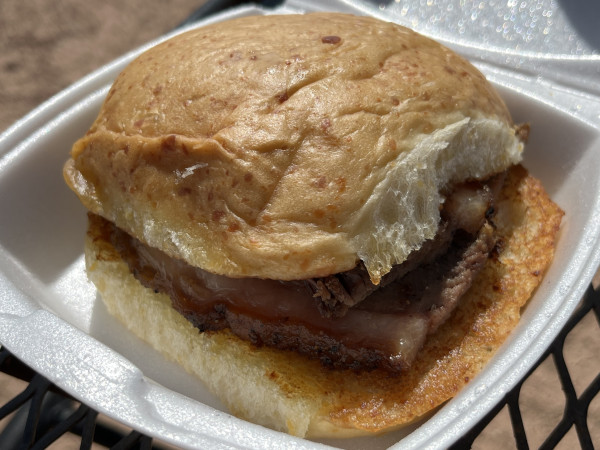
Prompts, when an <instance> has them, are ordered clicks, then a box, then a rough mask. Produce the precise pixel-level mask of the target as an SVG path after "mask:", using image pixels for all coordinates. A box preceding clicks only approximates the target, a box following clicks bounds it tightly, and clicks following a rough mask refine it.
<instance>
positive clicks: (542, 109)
mask: <svg viewBox="0 0 600 450" xmlns="http://www.w3.org/2000/svg"><path fill="white" fill-rule="evenodd" d="M315 9H323V8H322V7H319V6H317V5H316V4H315V5H313V4H311V2H303V3H302V4H301V5H300V6H299V5H298V4H297V3H296V2H294V1H289V2H287V3H286V5H285V6H284V7H282V8H279V9H278V10H276V11H275V12H282V13H287V12H302V11H307V10H308V11H310V10H315ZM327 9H333V10H341V11H346V12H357V13H368V14H373V15H382V14H383V13H382V11H381V9H379V8H377V7H376V6H372V7H369V8H366V7H364V6H363V4H359V3H355V2H344V1H339V2H331V3H330V4H328V8H327ZM271 12H273V11H271V10H268V11H267V10H263V9H260V8H254V7H249V8H239V9H235V10H231V11H228V12H226V13H224V14H222V15H220V16H216V17H213V18H211V19H210V20H207V21H205V22H203V23H202V24H204V23H208V22H212V21H217V20H224V19H227V18H232V17H237V16H241V15H249V14H264V13H271ZM387 14H388V15H387V16H386V15H383V16H382V17H386V18H388V19H390V18H392V19H394V20H398V21H401V20H400V19H401V18H402V17H404V16H403V15H402V10H398V11H395V12H394V11H391V12H388V13H387ZM202 24H198V25H196V26H199V25H202ZM413 25H414V24H413ZM421 31H425V32H427V31H428V30H421ZM429 34H432V33H429ZM436 37H439V38H440V39H442V40H445V41H447V42H446V43H448V44H449V45H451V46H454V47H456V49H457V50H458V51H462V52H463V53H464V54H466V55H467V56H469V57H470V58H472V59H473V60H474V62H475V63H476V64H477V65H478V66H479V67H480V68H481V69H482V70H483V71H484V73H485V74H486V75H487V76H488V78H489V79H490V80H491V81H492V82H493V83H495V84H496V86H497V87H498V89H499V90H500V92H501V94H502V95H503V97H504V99H505V100H506V102H507V104H508V105H509V108H510V110H511V112H512V114H513V117H514V119H515V121H516V122H524V121H529V122H530V123H531V125H532V133H531V137H530V141H529V145H528V147H527V150H526V158H525V165H526V167H527V168H529V169H530V171H531V172H532V173H533V174H534V175H535V176H537V177H538V178H540V179H541V180H542V182H543V183H544V185H545V187H546V188H547V190H548V191H549V193H550V195H551V197H552V198H553V199H554V200H555V201H556V202H557V203H558V204H559V205H560V206H561V207H562V208H563V209H564V210H565V211H566V216H565V219H564V222H563V225H562V229H561V234H560V239H559V243H558V248H557V252H556V258H555V261H554V262H553V264H552V267H551V268H550V270H549V272H548V273H547V275H546V277H545V278H544V281H543V283H542V285H541V286H540V288H539V289H538V291H537V292H536V294H535V296H534V298H533V299H532V300H531V301H530V303H529V304H528V306H527V307H526V309H525V311H524V314H523V318H522V320H521V322H520V324H519V325H518V327H517V328H516V329H515V330H514V332H513V333H512V334H511V336H510V338H509V339H508V341H507V342H506V344H505V345H504V346H503V347H502V349H501V350H500V351H499V352H498V354H497V355H496V356H495V357H494V359H493V361H492V362H491V363H490V364H489V365H488V366H487V367H486V368H485V370H484V371H483V372H482V373H481V374H480V375H479V376H478V377H476V378H475V379H474V380H473V381H472V382H471V383H470V384H469V385H468V386H467V387H466V388H465V389H464V390H463V391H461V392H460V393H459V395H458V396H457V397H456V398H454V399H453V400H452V401H450V402H448V403H447V404H446V405H445V406H444V407H443V408H441V409H440V410H439V411H438V412H437V413H436V414H435V415H433V416H432V417H431V418H429V419H428V420H426V421H423V422H422V423H419V424H417V425H416V426H415V427H412V428H410V429H406V430H401V431H398V432H394V433H391V434H387V435H383V436H378V437H372V438H359V439H352V440H336V441H333V440H331V441H323V442H321V443H316V442H311V441H307V440H302V439H298V438H294V437H290V436H288V435H285V434H282V433H278V432H275V431H272V430H268V429H265V428H263V427H260V426H257V425H253V424H250V423H247V422H245V421H242V420H239V419H237V418H235V417H233V416H231V415H229V414H228V413H227V412H226V411H225V409H224V407H223V406H222V405H221V404H220V403H219V401H218V400H217V399H216V398H215V397H213V396H212V395H211V394H210V393H208V392H207V391H206V390H205V389H204V387H203V386H202V385H201V384H200V383H199V382H198V381H197V380H195V379H193V378H192V377H191V376H189V375H188V374H186V373H185V372H184V371H183V370H182V369H181V368H179V367H178V366H176V365H174V364H172V363H170V362H168V361H166V360H164V359H163V358H162V357H161V356H160V355H158V354H157V353H156V352H155V351H153V350H152V349H150V348H149V347H148V346H146V345H145V344H144V343H142V342H141V341H140V340H138V339H137V338H135V337H134V336H132V335H131V334H130V333H129V332H127V331H126V330H125V329H124V328H123V327H122V326H121V325H120V324H119V323H117V322H116V321H115V320H114V319H113V318H112V317H111V316H109V315H108V313H107V312H106V310H105V308H104V306H103V304H102V302H101V301H100V300H99V299H98V298H97V296H96V292H95V289H94V288H93V286H92V285H91V284H90V283H89V282H88V281H87V279H86V276H85V272H84V263H83V257H82V247H83V236H84V233H85V227H86V218H85V211H84V209H83V207H82V206H81V205H80V203H79V201H78V200H77V199H76V197H75V195H74V194H73V193H72V192H70V191H69V189H68V188H67V187H66V185H65V184H64V182H63V180H62V174H61V172H62V166H63V164H64V162H65V160H66V159H67V158H68V152H69V150H70V147H71V145H72V143H73V142H74V141H75V140H76V139H77V138H79V137H80V136H81V135H83V134H84V133H85V131H86V130H87V128H88V127H89V125H90V124H91V122H92V121H93V119H94V118H95V116H96V114H97V111H98V109H99V107H100V104H101V102H102V100H103V98H104V96H105V95H106V93H107V91H108V88H109V86H110V84H111V82H112V80H113V79H114V78H115V76H116V75H117V74H118V73H119V72H120V71H121V70H122V69H123V68H124V67H125V65H126V64H127V63H128V62H129V61H131V59H132V58H134V57H135V56H136V55H137V54H139V53H140V52H141V51H143V50H145V49H146V48H148V47H149V46H150V45H154V44H155V43H156V42H153V43H150V44H148V46H145V47H143V48H140V49H138V50H136V51H134V52H132V53H130V54H127V55H125V56H123V57H122V58H120V59H118V60H116V61H115V62H113V63H111V64H109V65H107V66H105V67H103V68H101V69H100V70H98V71H96V72H94V73H93V74H91V75H89V76H88V77H86V78H84V79H83V80H81V81H80V82H78V83H76V84H75V85H73V86H71V87H70V88H68V89H67V90H65V91H63V92H62V93H60V94H58V95H57V96H55V97H54V98H52V99H51V100H50V101H48V102H46V103H44V104H43V105H41V106H40V107H39V108H37V109H36V110H34V111H33V112H32V113H30V114H29V115H28V116H26V117H25V118H23V119H22V120H21V121H19V122H17V123H16V124H15V125H14V126H13V127H11V128H10V129H9V130H8V131H7V132H6V133H4V134H3V135H2V136H0V217H1V219H0V343H2V345H5V346H6V347H7V348H8V349H9V350H10V351H12V352H13V353H14V354H15V355H16V356H17V357H19V358H20V359H22V360H23V361H24V362H25V363H27V364H28V365H30V366H31V367H33V368H34V369H35V370H37V371H38V372H40V373H41V374H43V375H45V376H46V377H47V378H49V379H50V380H51V381H53V382H54V383H56V384H57V385H58V386H60V387H61V388H63V389H64V390H65V391H67V392H69V393H70V394H72V395H73V396H74V397H76V398H78V399H80V400H81V401H82V402H85V403H86V404H88V405H90V406H91V407H93V408H95V409H96V410H98V411H100V412H102V413H105V414H107V415H108V416H111V417H113V418H115V419H117V420H119V421H121V422H123V423H125V424H127V425H129V426H131V427H133V428H135V429H136V430H138V431H141V432H143V433H145V434H148V435H151V436H155V437H158V438H160V439H162V440H165V441H167V442H170V443H173V444H175V445H178V446H181V447H189V448H231V447H244V448H261V449H264V448H281V447H282V446H286V447H294V448H318V447H320V446H323V445H332V446H339V447H344V448H364V447H367V446H368V447H369V448H373V449H376V448H386V447H389V446H394V445H398V446H401V447H402V448H423V447H424V446H426V445H427V446H431V447H432V448H443V447H447V446H448V445H449V444H450V443H452V442H453V441H454V440H456V439H457V438H458V437H460V436H461V435H462V433H464V432H465V431H466V430H468V429H469V427H471V426H472V425H474V424H475V423H476V422H477V421H478V420H479V419H480V418H481V417H483V416H484V415H485V413H486V412H488V411H489V410H490V409H491V408H492V407H493V406H494V405H495V404H496V403H497V402H498V401H499V400H500V399H501V398H502V396H503V395H504V394H505V393H506V392H507V391H508V390H510V388H511V387H512V386H514V385H515V384H516V383H517V382H518V381H519V380H520V378H521V377H523V376H524V375H525V373H526V372H527V370H528V369H529V368H530V367H531V366H532V365H533V364H534V363H535V362H536V360H537V359H538V358H539V357H540V356H541V354H542V353H543V352H544V350H545V349H546V348H547V347H548V345H549V344H550V343H551V341H552V340H553V338H554V337H555V336H556V334H557V333H558V332H559V331H560V329H561V328H562V326H563V325H564V323H565V322H566V320H567V319H568V317H569V316H570V314H571V313H572V311H573V310H574V308H575V307H576V305H577V304H578V302H579V300H580V298H581V297H582V295H583V292H584V290H585V288H586V287H587V286H588V284H589V282H590V280H591V278H592V276H593V274H594V272H595V270H596V268H597V267H598V264H599V262H600V170H598V169H599V168H600V125H599V124H600V99H599V98H598V97H597V96H596V92H595V90H594V88H593V86H592V88H591V89H589V88H587V87H586V86H587V84H585V83H584V84H585V85H582V86H581V87H580V89H578V88H577V87H576V86H573V83H575V82H574V81H573V82H565V83H562V82H561V79H557V78H553V79H550V78H548V77H540V76H539V75H538V74H536V73H532V74H527V73H525V72H523V71H520V70H519V67H518V65H515V64H513V63H514V60H510V61H512V62H510V61H509V62H508V63H507V64H498V61H497V60H495V59H494V55H496V53H494V51H491V53H490V54H487V53H486V51H485V48H482V47H481V46H479V47H477V48H476V47H475V46H472V45H468V43H466V42H465V41H464V40H462V41H459V40H456V41H452V40H448V39H445V37H447V36H445V35H440V36H436ZM490 55H492V56H490ZM529 56H531V55H529ZM529 56H527V55H525V56H524V57H529ZM534 56H535V55H534ZM535 57H536V58H537V60H538V63H540V61H541V62H542V63H543V58H542V57H541V56H540V55H537V56H535ZM548 61H549V62H548V65H549V66H552V61H554V59H553V58H551V57H550V58H549V59H548ZM563 62H564V61H563ZM563 62H561V64H562V63H563ZM599 63H600V60H599V59H597V58H596V57H595V56H594V55H592V56H591V57H588V56H585V57H582V58H580V59H578V58H573V59H572V60H571V61H570V64H569V66H568V71H567V72H570V73H571V74H572V73H576V72H577V71H578V70H581V71H582V73H589V72H590V70H591V71H592V72H593V71H594V70H598V67H600V64H599ZM548 65H544V64H541V65H540V67H541V69H540V70H541V71H542V72H543V71H544V70H548V69H547V67H548ZM561 67H562V66H561ZM590 68H591V69H590ZM548 73H556V74H558V75H560V73H561V72H560V71H556V70H555V71H554V72H548ZM565 76H566V75H565ZM567 78H568V77H567ZM567 78H564V77H563V78H562V80H566V79H567ZM568 80H572V78H568ZM568 80H567V81H568ZM589 80H591V81H593V77H591V78H589ZM586 83H587V82H586ZM599 91H600V88H599Z"/></svg>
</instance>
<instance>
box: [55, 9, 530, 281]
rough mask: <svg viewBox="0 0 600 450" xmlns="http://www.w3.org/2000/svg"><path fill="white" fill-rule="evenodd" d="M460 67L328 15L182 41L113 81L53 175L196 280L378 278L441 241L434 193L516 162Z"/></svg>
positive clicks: (204, 32)
mask: <svg viewBox="0 0 600 450" xmlns="http://www.w3.org/2000/svg"><path fill="white" fill-rule="evenodd" d="M521 152H522V144H521V143H520V141H519V139H518V137H517V136H516V133H515V129H514V126H513V124H512V121H511V118H510V116H509V113H508V111H507V108H506V106H505V105H504V103H503V101H502V100H501V98H500V97H499V95H498V94H497V93H496V92H495V90H494V89H493V88H492V86H491V85H490V84H489V83H488V82H487V81H486V79H485V78H484V77H483V75H482V74H481V73H480V72H479V71H478V70H477V69H476V68H475V67H473V66H472V65H471V64H470V63H468V62H467V61H465V60H464V59H463V58H461V57H459V56H458V55H456V54H455V53H453V52H452V51H450V50H449V49H447V48H445V47H443V46H441V45H440V44H438V43H436V42H434V41H432V40H430V39H428V38H425V37H423V36H421V35H419V34H417V33H415V32H413V31H411V30H408V29H406V28H403V27H401V26H398V25H395V24H392V23H387V22H382V21H380V20H377V19H374V18H369V17H356V16H351V15H345V14H337V13H317V14H309V15H283V16H270V15H269V16H253V17H244V18H241V19H236V20H231V21H227V22H221V23H216V24H213V25H209V26H206V27H203V28H199V29H195V30H192V31H188V32H186V33H183V34H181V35H178V36H176V37H174V38H172V39H170V40H168V41H166V42H163V43H162V44H160V45H157V46H156V47H154V48H152V49H150V50H148V51H146V52H145V53H143V54H142V55H141V56H139V57H138V58H137V59H136V60H134V61H133V62H132V63H131V64H130V65H129V66H128V67H127V68H126V69H125V70H124V71H123V72H122V73H121V74H120V75H119V77H118V78H117V79H116V81H115V83H114V85H113V86H112V88H111V90H110V92H109V93H108V96H107V98H106V100H105V102H104V105H103V106H102V109H101V111H100V114H99V116H98V118H97V119H96V121H95V122H94V124H93V125H92V127H91V128H90V130H89V131H88V133H87V134H86V135H85V136H84V137H83V138H82V139H80V140H79V141H77V142H76V143H75V145H74V147H73V150H72V158H71V159H70V160H69V161H68V162H67V165H66V166H65V178H66V179H67V182H68V184H69V185H70V186H71V188H72V189H73V190H75V192H76V193H77V194H78V195H79V197H80V198H81V200H82V201H83V203H84V204H85V205H86V207H87V208H89V209H90V210H91V211H93V212H94V213H96V214H99V215H102V216H104V217H105V218H107V219H108V220H111V221H113V222H114V223H116V225H117V226H119V227H120V228H122V229H124V230H125V231H127V232H129V233H130V234H132V235H134V236H136V237H137V238H139V239H140V240H142V241H143V242H145V243H146V244H148V245H150V246H152V247H156V248H159V249H161V250H163V251H164V252H166V253H168V254H169V255H171V256H173V257H178V258H181V259H184V260H185V261H187V262H188V263H190V264H192V265H194V266H197V267H201V268H203V269H205V270H208V271H210V272H214V273H218V274H222V275H228V276H232V277H242V276H255V277H262V278H272V279H281V280H292V279H304V278H309V277H320V276H326V275H329V274H333V273H337V272H341V271H344V270H349V269H351V268H352V267H354V266H355V265H356V263H357V262H358V260H362V261H363V262H364V264H365V266H366V268H367V270H368V271H369V274H370V276H371V279H372V280H373V281H374V282H375V283H377V282H378V281H379V279H380V278H381V277H382V276H383V275H384V274H386V273H387V272H388V271H389V270H390V268H391V267H392V265H394V264H397V263H401V262H402V261H404V260H405V259H406V257H407V256H408V255H409V254H410V252H412V251H413V250H415V249H418V248H419V247H420V246H421V245H422V243H423V242H424V241H425V240H427V239H431V238H432V237H433V236H434V235H435V233H436V231H437V228H438V223H439V220H440V214H439V210H440V205H441V203H442V202H443V196H442V192H443V191H444V190H445V189H448V188H450V187H451V186H452V185H453V184H455V183H458V182H461V181H464V180H468V179H483V178H486V177H488V176H490V175H492V174H495V173H498V172H501V171H503V170H505V169H506V168H508V167H509V166H511V165H513V164H515V163H517V162H518V161H519V160H520V158H521Z"/></svg>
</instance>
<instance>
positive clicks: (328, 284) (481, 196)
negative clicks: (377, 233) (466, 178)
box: [306, 175, 504, 317]
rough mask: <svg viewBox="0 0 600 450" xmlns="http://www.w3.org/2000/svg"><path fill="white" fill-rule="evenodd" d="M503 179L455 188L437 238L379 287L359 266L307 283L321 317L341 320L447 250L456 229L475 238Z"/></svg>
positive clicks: (492, 206) (386, 278) (445, 210)
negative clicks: (366, 300)
mask: <svg viewBox="0 0 600 450" xmlns="http://www.w3.org/2000/svg"><path fill="white" fill-rule="evenodd" d="M503 179H504V178H503V176H500V175H499V176H496V177H493V178H491V179H490V180H488V181H487V182H485V183H482V182H479V181H470V182H466V183H462V184H459V185H457V186H455V187H454V188H453V190H452V191H451V193H450V194H449V195H448V196H447V197H446V200H445V202H444V205H443V208H442V211H441V216H442V218H443V221H442V223H441V225H440V227H439V229H438V232H437V234H436V237H435V238H434V239H432V240H429V241H426V242H425V243H424V244H423V246H422V247H421V248H420V249H419V250H417V251H415V252H413V253H412V254H411V255H410V256H409V258H408V259H407V260H406V261H405V262H403V263H402V264H398V265H396V266H394V267H393V268H392V270H391V271H390V273H388V274H387V275H385V276H384V277H383V278H382V280H381V282H380V284H379V285H375V284H373V283H371V280H370V278H369V274H368V272H367V270H366V268H365V267H364V265H363V264H362V263H359V264H358V265H357V266H356V267H355V268H354V269H352V270H349V271H347V272H341V273H338V274H335V275H330V276H327V277H324V278H313V279H310V280H306V284H307V286H308V287H309V288H310V289H311V292H312V293H313V297H314V298H315V299H316V301H317V303H318V307H319V311H321V314H322V315H323V316H324V317H342V316H343V315H344V314H346V313H347V311H348V309H349V308H352V307H353V306H355V305H357V304H359V303H360V302H362V301H363V300H364V299H366V298H367V297H368V296H369V295H370V294H371V293H372V292H374V291H376V290H377V289H379V288H382V287H385V286H387V285H388V284H390V283H393V282H394V281H395V280H397V279H399V278H401V277H403V276H404V275H406V274H407V273H409V272H411V271H413V270H414V269H416V268H417V267H419V266H421V265H423V264H428V263H430V262H432V261H434V260H436V259H437V258H438V257H439V256H440V255H442V254H443V253H444V252H445V251H446V250H447V248H448V246H449V245H450V243H451V242H452V239H453V235H454V233H455V232H457V231H458V230H462V231H466V232H467V233H469V234H471V235H476V234H477V233H478V232H479V230H480V229H481V227H482V226H483V225H484V223H485V222H486V220H488V219H490V218H491V216H492V215H493V213H494V197H495V195H496V194H497V192H498V190H499V188H500V187H501V185H502V182H503Z"/></svg>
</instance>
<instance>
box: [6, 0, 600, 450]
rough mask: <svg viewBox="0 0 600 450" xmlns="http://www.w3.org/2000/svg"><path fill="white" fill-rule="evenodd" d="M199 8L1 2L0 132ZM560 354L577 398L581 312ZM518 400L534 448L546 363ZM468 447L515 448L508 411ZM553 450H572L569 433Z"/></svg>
mask: <svg viewBox="0 0 600 450" xmlns="http://www.w3.org/2000/svg"><path fill="white" fill-rule="evenodd" d="M202 3H203V1H202V0H172V1H169V2H167V1H165V0H127V1H121V0H106V1H102V2H84V1H82V0H58V1H52V2H49V1H47V0H27V1H22V0H2V1H1V2H0V132H2V131H4V130H5V129H6V128H8V127H9V126H10V125H11V124H12V123H13V122H14V121H16V120H17V119H19V118H20V117H22V116H23V115H25V114H26V113H27V112H29V111H30V110H31V109H33V108H34V107H35V106H37V105H38V104H40V103H41V102H43V101H44V100H46V99H48V98H49V97H50V96H52V95H53V94H55V93H57V92H59V91H60V90H62V89H63V88H65V87H67V86H68V85H70V84H71V83H73V82H74V81H76V80H78V79H79V78H81V77H82V76H84V75H86V74H87V73H89V72H91V71H92V70H94V69H96V68H98V67H100V66H102V65H103V64H105V63H108V62H110V61H111V60H112V59H114V58H115V57H117V56H120V55H121V54H123V53H125V52H126V51H128V50H130V49H133V48H135V47H137V46H139V45H141V44H143V43H145V42H147V41H149V40H151V39H153V38H155V37H158V36H160V35H161V34H163V33H165V32H167V31H169V30H171V29H173V28H174V27H175V26H176V25H177V24H179V23H180V22H181V21H182V20H184V19H185V18H186V17H187V16H188V15H189V14H190V13H191V12H192V11H194V10H195V9H196V8H198V6H200V4H202ZM65 158H66V155H65ZM565 354H566V355H567V364H568V366H569V370H570V371H571V374H572V377H573V378H574V382H575V388H576V390H577V392H578V393H580V392H581V390H582V389H583V388H584V387H585V386H587V385H588V384H589V383H590V382H591V381H592V379H593V378H594V377H595V376H597V375H598V373H600V358H599V357H598V355H600V329H599V327H598V322H597V321H596V319H595V317H593V315H591V314H588V316H587V317H586V318H585V319H584V321H582V322H581V323H580V325H578V326H577V328H575V330H574V331H573V332H572V333H571V335H569V338H568V340H567V343H566V350H565ZM20 389H22V385H21V384H20V383H19V382H18V381H16V380H11V379H9V378H7V377H6V376H3V375H2V374H0V405H2V404H4V403H6V401H7V400H8V399H10V398H12V396H13V395H14V394H15V392H18V391H19V390H20ZM598 397H599V396H597V398H596V399H595V400H594V401H593V402H592V405H591V408H590V411H589V414H588V426H589V427H590V429H591V431H592V434H593V438H594V441H595V445H596V446H597V447H600V398H598ZM520 401H521V408H522V413H523V417H524V422H525V430H526V433H527V437H528V439H529V445H530V447H531V448H536V447H538V446H539V445H540V444H541V443H542V442H543V439H544V437H545V436H546V434H547V433H548V432H549V431H550V430H551V429H553V428H554V426H555V425H556V423H557V422H558V421H559V420H560V418H561V417H562V412H563V409H564V406H565V403H564V396H563V394H562V391H561V387H560V383H559V380H558V375H557V374H556V370H555V368H554V364H553V361H552V360H551V359H550V360H547V361H546V362H544V363H543V364H542V366H540V368H539V369H538V370H537V371H536V372H535V373H534V375H533V376H532V377H530V379H528V380H527V381H526V383H525V385H524V387H523V391H522V395H521V400H520ZM1 426H2V424H1V423H0V427H1ZM75 445H76V444H75ZM71 446H73V442H66V443H65V444H64V445H63V446H62V448H70V447H71ZM60 447H61V445H57V446H55V448H60ZM475 448H481V449H494V448H497V449H507V448H516V445H515V444H514V439H513V437H512V428H511V425H510V418H509V413H508V411H506V410H504V411H502V412H501V414H500V415H499V416H497V417H496V419H494V421H493V422H492V424H490V426H488V428H486V430H485V431H484V432H483V434H482V435H480V437H479V438H478V439H477V441H476V443H475ZM559 448H564V449H573V448H579V442H578V440H577V436H576V433H575V431H574V430H571V431H570V432H569V434H568V435H567V437H566V438H565V439H563V441H562V442H561V443H560V446H559Z"/></svg>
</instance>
